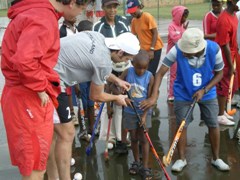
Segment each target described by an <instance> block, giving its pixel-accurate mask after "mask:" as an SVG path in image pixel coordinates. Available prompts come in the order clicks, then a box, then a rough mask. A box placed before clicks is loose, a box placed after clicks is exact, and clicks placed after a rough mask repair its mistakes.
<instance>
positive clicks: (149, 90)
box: [140, 76, 154, 126]
mask: <svg viewBox="0 0 240 180" xmlns="http://www.w3.org/2000/svg"><path fill="white" fill-rule="evenodd" d="M153 83H154V77H153V76H151V79H150V82H149V86H148V97H150V96H151V94H152V89H153ZM148 110H149V108H147V109H144V111H143V115H142V122H141V124H140V126H142V125H143V124H145V122H146V117H147V113H148Z"/></svg>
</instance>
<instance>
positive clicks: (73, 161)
mask: <svg viewBox="0 0 240 180" xmlns="http://www.w3.org/2000/svg"><path fill="white" fill-rule="evenodd" d="M74 164H75V159H74V158H72V159H71V166H73V165H74Z"/></svg>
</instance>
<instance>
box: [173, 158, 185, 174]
mask: <svg viewBox="0 0 240 180" xmlns="http://www.w3.org/2000/svg"><path fill="white" fill-rule="evenodd" d="M186 165H187V161H186V159H185V160H184V161H183V160H182V159H179V160H177V161H176V162H175V163H174V164H173V166H172V171H176V172H181V171H182V170H183V168H184V167H185V166H186Z"/></svg>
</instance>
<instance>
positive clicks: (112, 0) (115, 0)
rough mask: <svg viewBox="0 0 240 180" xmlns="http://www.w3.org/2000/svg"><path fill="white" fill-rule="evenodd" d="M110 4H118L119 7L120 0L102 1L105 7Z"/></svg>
mask: <svg viewBox="0 0 240 180" xmlns="http://www.w3.org/2000/svg"><path fill="white" fill-rule="evenodd" d="M110 4H117V5H119V4H120V3H119V1H118V0H102V5H103V6H108V5H110Z"/></svg>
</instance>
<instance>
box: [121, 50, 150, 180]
mask: <svg viewBox="0 0 240 180" xmlns="http://www.w3.org/2000/svg"><path fill="white" fill-rule="evenodd" d="M132 64H133V67H130V68H128V69H127V70H125V71H124V72H123V73H122V75H121V76H120V78H121V79H124V80H125V81H127V82H129V83H130V84H131V89H130V91H129V93H130V94H131V97H132V99H133V103H134V105H135V107H136V108H137V111H138V113H139V114H140V116H141V117H142V121H141V123H140V125H139V122H138V118H137V115H136V113H135V111H134V109H133V108H132V107H131V105H130V104H131V103H130V100H129V99H128V105H130V106H128V107H125V108H124V113H123V128H124V129H127V130H129V132H130V136H131V148H132V152H133V156H134V162H133V163H132V165H131V167H130V169H129V173H130V174H133V175H135V174H137V173H138V172H139V174H140V175H141V176H142V177H143V179H146V178H149V177H150V176H151V172H150V170H149V168H148V155H149V143H148V141H147V138H146V137H145V135H144V132H143V128H142V126H143V125H144V126H145V127H146V129H147V130H148V129H149V128H151V126H152V124H151V113H150V112H149V110H148V109H146V110H144V111H143V110H141V109H139V103H140V102H141V101H142V100H144V99H147V98H148V97H149V96H150V95H151V92H152V87H153V82H154V77H153V75H152V73H151V72H150V71H148V70H147V69H148V64H149V55H148V53H147V51H145V50H141V51H140V52H139V53H138V55H136V56H135V57H134V58H133V62H132ZM126 102H127V101H126ZM139 143H140V144H141V147H142V153H143V165H141V163H140V158H139V145H138V144H139Z"/></svg>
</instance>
